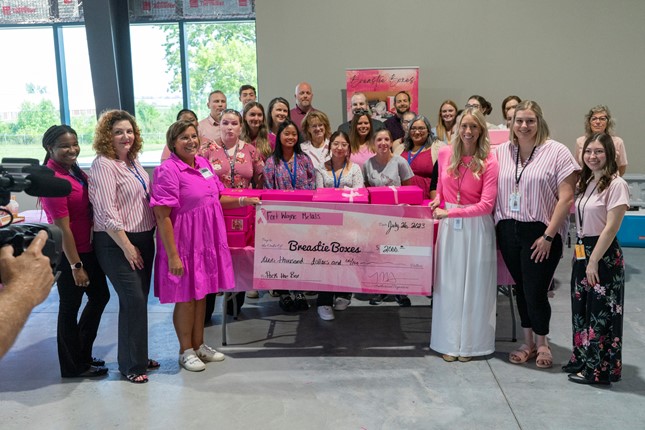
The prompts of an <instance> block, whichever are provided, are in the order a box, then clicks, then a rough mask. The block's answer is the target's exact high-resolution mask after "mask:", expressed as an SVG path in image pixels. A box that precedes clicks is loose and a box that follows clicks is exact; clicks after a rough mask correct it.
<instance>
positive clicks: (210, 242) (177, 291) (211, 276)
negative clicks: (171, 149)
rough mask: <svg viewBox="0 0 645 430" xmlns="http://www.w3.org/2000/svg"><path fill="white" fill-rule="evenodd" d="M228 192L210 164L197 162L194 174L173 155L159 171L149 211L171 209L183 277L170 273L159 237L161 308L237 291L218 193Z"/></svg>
mask: <svg viewBox="0 0 645 430" xmlns="http://www.w3.org/2000/svg"><path fill="white" fill-rule="evenodd" d="M222 190H224V186H223V185H222V183H221V182H220V180H219V179H218V178H217V175H214V174H213V170H212V167H211V166H210V165H209V163H208V160H206V159H204V158H202V157H196V158H195V168H193V167H190V166H189V165H188V164H186V163H184V162H183V161H182V160H181V159H180V158H179V157H177V156H176V155H175V154H172V155H171V156H170V158H169V159H168V160H166V161H164V162H163V163H162V164H161V165H160V166H159V167H157V168H156V169H155V172H154V181H153V187H152V198H151V199H150V206H153V207H154V206H167V207H170V208H171V211H170V220H171V222H172V229H173V235H174V237H175V245H176V247H177V253H178V254H179V258H180V259H181V262H182V264H183V266H184V275H183V276H175V275H173V274H171V273H170V271H169V269H168V255H167V254H166V249H165V247H164V245H163V241H162V240H161V236H160V233H159V231H157V256H156V258H155V276H154V289H155V296H157V297H159V301H160V302H161V303H177V302H188V301H191V300H200V299H203V298H204V297H205V296H206V294H209V293H216V292H217V291H219V290H222V289H231V288H233V287H234V286H235V278H234V276H233V263H232V260H231V253H230V251H229V248H228V242H227V239H226V227H225V225H224V215H223V213H222V206H221V205H220V202H219V199H220V193H221V191H222Z"/></svg>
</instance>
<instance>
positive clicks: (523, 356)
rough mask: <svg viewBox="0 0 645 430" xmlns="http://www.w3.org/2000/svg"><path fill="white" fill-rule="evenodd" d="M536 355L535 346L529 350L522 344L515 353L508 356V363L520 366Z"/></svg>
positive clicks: (528, 347)
mask: <svg viewBox="0 0 645 430" xmlns="http://www.w3.org/2000/svg"><path fill="white" fill-rule="evenodd" d="M536 354H537V351H536V350H535V345H533V347H532V348H531V347H530V346H528V345H527V344H525V343H523V344H522V345H520V347H519V348H517V349H516V350H515V351H513V352H511V353H510V354H508V361H510V362H511V363H513V364H522V363H526V362H527V361H528V360H529V359H531V358H533V357H535V355H536Z"/></svg>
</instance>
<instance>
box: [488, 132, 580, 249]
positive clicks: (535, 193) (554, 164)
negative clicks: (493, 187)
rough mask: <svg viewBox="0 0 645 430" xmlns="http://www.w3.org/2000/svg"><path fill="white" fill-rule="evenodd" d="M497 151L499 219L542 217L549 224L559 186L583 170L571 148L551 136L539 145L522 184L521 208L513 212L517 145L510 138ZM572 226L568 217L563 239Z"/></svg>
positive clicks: (497, 210)
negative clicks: (574, 173) (511, 201)
mask: <svg viewBox="0 0 645 430" xmlns="http://www.w3.org/2000/svg"><path fill="white" fill-rule="evenodd" d="M496 155H497V161H498V162H499V179H498V181H497V203H496V205H495V223H498V222H499V221H501V220H504V219H514V220H517V221H522V222H535V221H539V222H542V223H544V224H545V225H547V226H548V225H549V222H550V221H551V216H552V215H553V211H555V206H556V205H557V203H558V187H559V186H560V184H561V183H562V181H564V180H565V179H566V178H567V177H568V176H569V175H570V174H572V173H573V172H576V171H578V170H580V166H578V163H576V160H575V159H574V158H573V155H571V152H569V150H568V149H567V147H566V146H564V145H563V144H561V143H559V142H556V141H555V140H551V139H549V140H547V141H546V142H544V143H543V144H542V145H540V146H538V147H536V148H535V152H534V153H533V157H531V160H530V161H529V162H528V163H527V164H526V166H525V167H524V171H523V173H522V176H521V178H520V182H519V184H518V189H519V193H520V195H521V197H520V210H519V212H512V211H511V208H510V205H509V197H510V195H511V193H513V192H514V191H515V168H516V161H515V160H516V159H517V158H516V157H517V146H516V145H514V144H512V143H511V142H510V141H509V142H506V143H502V144H501V145H499V147H498V148H497V151H496ZM521 172H522V167H521V166H518V169H517V175H518V176H519V174H520V173H521ZM568 227H569V222H568V221H566V222H564V223H563V225H562V226H560V228H559V229H558V233H560V235H561V236H562V238H563V239H564V237H565V235H566V231H567V229H568Z"/></svg>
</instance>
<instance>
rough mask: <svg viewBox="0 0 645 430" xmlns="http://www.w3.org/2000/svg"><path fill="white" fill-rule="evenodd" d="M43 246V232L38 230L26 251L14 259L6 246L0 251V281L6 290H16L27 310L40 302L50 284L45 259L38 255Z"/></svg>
mask: <svg viewBox="0 0 645 430" xmlns="http://www.w3.org/2000/svg"><path fill="white" fill-rule="evenodd" d="M46 242H47V232H46V231H44V230H41V231H39V232H38V234H37V235H36V237H35V238H34V240H32V242H31V244H30V245H29V248H27V250H26V251H25V252H23V253H22V255H20V256H18V257H14V256H13V247H12V246H10V245H7V246H4V247H2V249H1V250H0V279H2V283H3V284H4V286H5V289H7V290H14V289H15V290H16V293H18V292H19V294H21V295H24V300H26V301H27V302H28V303H29V304H31V307H32V308H33V307H35V306H36V305H39V304H40V303H42V302H43V300H45V299H46V298H47V296H48V295H49V291H50V290H51V286H52V284H53V283H54V275H53V274H52V268H51V266H50V265H49V258H48V257H45V256H44V255H43V253H42V250H43V246H45V243H46Z"/></svg>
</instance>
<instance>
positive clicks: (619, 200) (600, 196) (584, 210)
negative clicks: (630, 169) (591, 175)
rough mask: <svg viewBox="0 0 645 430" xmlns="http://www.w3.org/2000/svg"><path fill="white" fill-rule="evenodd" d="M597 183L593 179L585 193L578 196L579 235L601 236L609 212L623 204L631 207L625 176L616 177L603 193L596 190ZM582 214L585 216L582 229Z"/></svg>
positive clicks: (577, 219)
mask: <svg viewBox="0 0 645 430" xmlns="http://www.w3.org/2000/svg"><path fill="white" fill-rule="evenodd" d="M596 183H597V181H595V180H592V181H591V182H590V183H589V185H587V190H586V191H585V194H584V195H582V196H578V197H577V198H576V231H577V232H578V236H579V237H587V236H600V233H602V230H603V229H604V228H605V226H606V225H607V212H609V211H610V210H612V209H614V208H615V207H618V206H621V205H625V206H627V207H629V187H628V186H627V182H625V180H624V179H623V178H621V177H619V176H617V177H615V178H614V179H613V180H612V181H611V183H610V184H609V187H607V188H606V189H604V190H603V191H602V192H601V193H598V191H597V190H594V186H595V185H596ZM592 191H593V194H592ZM587 198H588V200H587ZM580 215H582V217H583V218H582V231H580Z"/></svg>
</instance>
